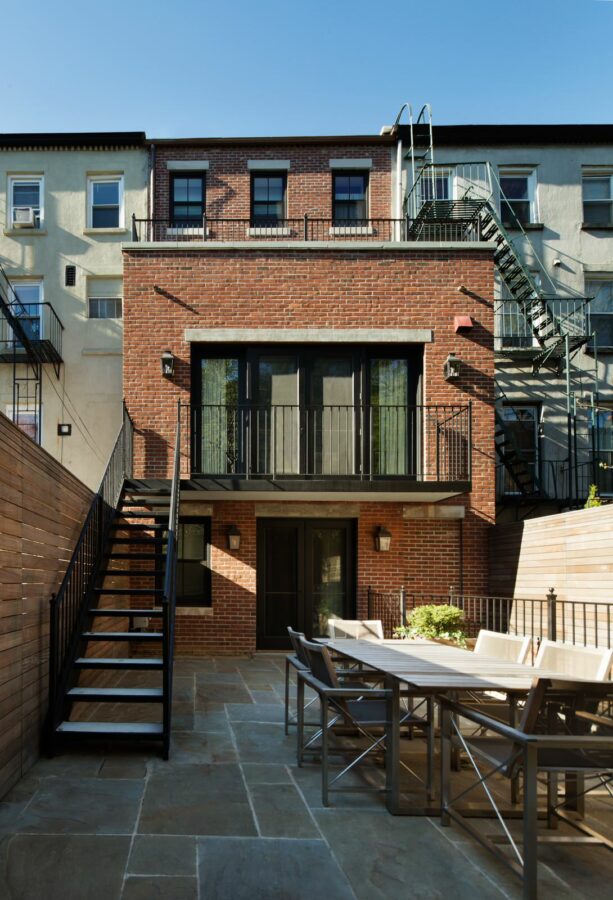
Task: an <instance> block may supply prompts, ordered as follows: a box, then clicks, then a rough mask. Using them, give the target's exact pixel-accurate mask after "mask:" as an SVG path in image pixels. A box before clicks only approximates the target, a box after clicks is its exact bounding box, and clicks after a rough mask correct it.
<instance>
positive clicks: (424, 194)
mask: <svg viewBox="0 0 613 900" xmlns="http://www.w3.org/2000/svg"><path fill="white" fill-rule="evenodd" d="M452 175H453V173H452V171H451V169H445V168H441V167H440V166H434V167H432V168H430V169H429V170H426V171H425V172H424V173H423V175H422V176H421V178H420V179H419V182H418V183H419V198H420V201H421V203H426V202H427V201H428V200H451V199H453V178H452Z"/></svg>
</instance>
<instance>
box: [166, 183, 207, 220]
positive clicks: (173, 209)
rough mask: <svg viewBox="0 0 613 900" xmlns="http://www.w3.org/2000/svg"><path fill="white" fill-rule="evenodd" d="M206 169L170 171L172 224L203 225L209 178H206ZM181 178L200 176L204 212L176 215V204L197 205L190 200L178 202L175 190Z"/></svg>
mask: <svg viewBox="0 0 613 900" xmlns="http://www.w3.org/2000/svg"><path fill="white" fill-rule="evenodd" d="M206 175H207V173H206V171H203V172H200V171H193V172H192V171H190V170H180V171H176V172H171V173H170V183H169V186H168V188H169V189H168V218H169V220H170V224H171V226H174V227H177V228H181V227H183V228H193V227H197V226H202V222H203V218H204V216H205V215H206V190H207V183H206V181H207V179H206ZM180 178H183V179H190V178H194V179H195V178H199V179H200V180H201V182H202V193H201V202H200V206H201V207H202V212H201V213H200V215H198V216H177V215H175V206H177V205H179V206H188V207H189V206H190V205H191V206H195V205H196V204H195V203H192V204H190V202H189V201H187V200H186V201H185V202H183V203H177V202H176V201H175V197H174V190H175V182H176V181H178V180H179V179H180Z"/></svg>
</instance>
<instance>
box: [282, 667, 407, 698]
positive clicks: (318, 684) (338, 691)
mask: <svg viewBox="0 0 613 900" xmlns="http://www.w3.org/2000/svg"><path fill="white" fill-rule="evenodd" d="M298 678H300V679H302V681H304V682H306V684H308V685H309V686H310V687H312V688H313V690H314V691H317V693H318V694H321V695H322V696H323V697H334V698H336V699H341V700H352V699H357V698H358V697H365V696H366V697H369V698H371V699H373V700H384V699H386V698H387V697H391V695H392V692H391V691H390V690H385V689H384V688H367V689H366V690H364V688H345V687H342V688H332V687H330V686H329V685H327V684H324V683H323V681H319V680H318V679H317V678H315V676H314V675H311V673H310V672H298Z"/></svg>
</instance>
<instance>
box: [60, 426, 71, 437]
mask: <svg viewBox="0 0 613 900" xmlns="http://www.w3.org/2000/svg"><path fill="white" fill-rule="evenodd" d="M57 433H58V436H59V437H70V435H71V434H72V425H71V424H70V422H58V426H57Z"/></svg>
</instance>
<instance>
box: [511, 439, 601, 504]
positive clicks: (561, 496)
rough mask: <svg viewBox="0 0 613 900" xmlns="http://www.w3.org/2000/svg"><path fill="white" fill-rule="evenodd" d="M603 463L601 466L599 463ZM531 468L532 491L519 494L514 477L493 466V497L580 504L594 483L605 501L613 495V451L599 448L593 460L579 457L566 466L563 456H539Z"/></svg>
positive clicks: (566, 462)
mask: <svg viewBox="0 0 613 900" xmlns="http://www.w3.org/2000/svg"><path fill="white" fill-rule="evenodd" d="M600 463H604V464H605V465H604V467H603V466H602V465H600ZM530 467H531V468H533V470H534V474H535V481H534V490H533V493H530V492H528V494H527V495H522V494H521V492H520V490H519V488H518V487H517V485H516V484H515V483H514V481H513V479H512V478H511V476H510V475H509V473H508V472H507V470H506V469H505V468H504V466H502V465H499V466H497V469H496V497H497V499H498V500H500V501H504V500H506V501H508V502H512V501H513V500H517V499H520V498H521V499H525V500H527V501H528V502H529V501H530V500H552V501H559V502H561V503H570V505H571V506H576V507H582V506H583V505H584V504H585V501H586V500H587V496H588V493H589V489H590V485H592V484H595V485H596V487H597V488H598V493H599V494H600V496H601V497H603V498H604V499H605V500H607V499H609V498H613V451H611V450H609V451H600V452H599V453H598V455H597V457H595V458H594V459H593V460H592V459H585V458H580V459H579V460H578V462H577V463H572V464H571V465H569V463H568V461H567V460H565V459H541V460H540V462H539V463H538V464H536V463H535V464H532V465H531V466H530Z"/></svg>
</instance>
